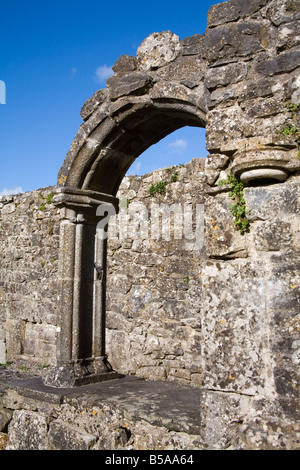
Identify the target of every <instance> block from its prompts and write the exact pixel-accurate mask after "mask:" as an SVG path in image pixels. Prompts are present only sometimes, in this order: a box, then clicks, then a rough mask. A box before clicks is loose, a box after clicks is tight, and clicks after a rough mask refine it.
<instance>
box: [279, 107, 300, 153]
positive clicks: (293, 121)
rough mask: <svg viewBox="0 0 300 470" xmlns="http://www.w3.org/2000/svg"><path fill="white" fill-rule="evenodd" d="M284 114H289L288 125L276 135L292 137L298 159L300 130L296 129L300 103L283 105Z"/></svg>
mask: <svg viewBox="0 0 300 470" xmlns="http://www.w3.org/2000/svg"><path fill="white" fill-rule="evenodd" d="M285 107H286V111H285V112H286V113H289V118H288V119H289V120H290V123H288V124H287V125H286V126H285V127H284V128H283V129H280V130H279V131H278V134H281V135H290V136H292V137H294V139H295V141H296V143H297V147H298V158H300V130H299V127H298V124H299V111H300V103H298V104H294V103H285Z"/></svg>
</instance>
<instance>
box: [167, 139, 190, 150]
mask: <svg viewBox="0 0 300 470" xmlns="http://www.w3.org/2000/svg"><path fill="white" fill-rule="evenodd" d="M168 147H169V148H173V149H174V150H184V149H185V148H187V141H186V140H184V139H177V140H175V142H172V143H171V144H169V145H168Z"/></svg>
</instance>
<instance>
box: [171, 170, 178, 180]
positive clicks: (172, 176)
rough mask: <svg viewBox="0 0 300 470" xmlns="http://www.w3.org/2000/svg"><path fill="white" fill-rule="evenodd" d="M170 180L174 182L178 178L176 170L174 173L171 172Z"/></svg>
mask: <svg viewBox="0 0 300 470" xmlns="http://www.w3.org/2000/svg"><path fill="white" fill-rule="evenodd" d="M171 180H172V182H173V183H175V181H177V180H178V171H175V173H173V175H171Z"/></svg>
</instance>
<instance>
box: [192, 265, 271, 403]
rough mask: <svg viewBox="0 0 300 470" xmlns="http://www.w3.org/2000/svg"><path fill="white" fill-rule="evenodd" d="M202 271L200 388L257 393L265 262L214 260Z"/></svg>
mask: <svg viewBox="0 0 300 470" xmlns="http://www.w3.org/2000/svg"><path fill="white" fill-rule="evenodd" d="M201 271H202V272H201V276H202V285H203V290H202V310H201V318H202V347H201V357H202V360H203V386H204V387H207V388H212V389H219V390H221V389H222V390H227V391H236V392H239V393H246V394H255V393H260V392H262V390H263V389H264V386H265V375H266V370H265V356H264V354H265V350H264V337H265V335H266V334H267V325H266V323H265V303H266V300H265V296H266V285H265V281H264V263H262V262H258V261H251V260H248V259H244V260H232V261H226V262H225V261H216V260H214V261H211V262H206V263H205V264H203V265H202V269H201Z"/></svg>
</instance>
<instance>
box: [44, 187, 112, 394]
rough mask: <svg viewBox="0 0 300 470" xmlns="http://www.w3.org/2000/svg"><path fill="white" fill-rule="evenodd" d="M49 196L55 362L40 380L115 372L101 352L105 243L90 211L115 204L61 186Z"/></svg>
mask: <svg viewBox="0 0 300 470" xmlns="http://www.w3.org/2000/svg"><path fill="white" fill-rule="evenodd" d="M53 202H54V204H56V205H57V207H59V208H60V211H61V227H60V271H59V276H60V292H59V297H58V302H59V315H58V333H57V365H56V367H55V368H54V369H53V370H52V371H51V372H50V373H49V374H48V376H47V377H46V378H45V380H44V382H45V384H46V385H50V386H55V387H70V386H76V385H83V384H87V383H92V382H99V381H103V380H109V379H111V378H116V377H118V374H117V373H116V372H114V371H113V370H112V369H111V367H110V365H109V363H108V361H107V357H106V353H105V293H106V289H105V288H106V255H107V252H106V246H107V245H106V239H105V237H103V236H99V233H101V231H103V228H102V226H101V224H100V227H101V228H100V229H99V221H101V216H97V215H96V211H97V207H98V206H100V205H103V204H105V205H107V204H109V206H110V207H113V208H117V202H118V200H117V199H116V198H114V197H113V196H110V195H107V194H102V193H97V192H94V191H82V190H74V189H71V188H63V189H59V190H57V192H56V194H55V196H54V198H53ZM102 217H103V216H102ZM97 226H98V228H97Z"/></svg>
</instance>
